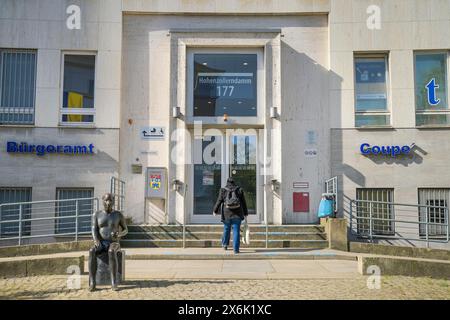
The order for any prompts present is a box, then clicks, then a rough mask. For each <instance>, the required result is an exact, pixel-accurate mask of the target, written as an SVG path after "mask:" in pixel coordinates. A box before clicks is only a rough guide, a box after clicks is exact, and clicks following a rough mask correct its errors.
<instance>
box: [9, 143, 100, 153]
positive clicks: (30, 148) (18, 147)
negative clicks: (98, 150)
mask: <svg viewBox="0 0 450 320" xmlns="http://www.w3.org/2000/svg"><path fill="white" fill-rule="evenodd" d="M6 151H7V152H8V153H31V154H36V155H38V156H43V155H45V154H47V153H50V154H51V153H60V154H69V155H81V154H93V153H94V145H93V144H92V143H91V144H89V145H53V144H28V143H26V142H20V143H18V142H14V141H8V142H7V143H6Z"/></svg>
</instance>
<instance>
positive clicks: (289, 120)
mask: <svg viewBox="0 0 450 320" xmlns="http://www.w3.org/2000/svg"><path fill="white" fill-rule="evenodd" d="M128 3H129V2H128ZM238 9H239V7H238ZM161 10H162V9H161ZM123 25H124V31H123V65H122V74H123V80H122V82H123V84H124V85H123V92H122V114H121V119H122V122H121V123H122V131H121V141H127V143H126V145H125V144H122V145H121V157H120V164H121V176H122V177H123V178H124V179H125V180H126V181H127V186H128V187H127V203H128V206H132V207H131V208H130V207H129V210H130V211H131V212H133V216H134V217H135V218H136V219H138V220H139V221H141V219H142V214H141V213H142V212H143V211H144V208H146V209H145V210H146V211H147V218H148V219H149V220H148V221H149V222H167V221H168V222H175V221H177V222H181V221H180V219H181V217H182V214H183V210H184V204H183V198H182V195H180V194H175V193H174V192H172V191H170V190H169V199H168V203H166V204H163V203H162V202H160V201H158V203H157V204H156V203H152V202H151V203H147V204H145V200H144V189H145V188H144V186H145V170H144V172H143V173H142V174H133V173H132V172H131V165H132V164H136V163H139V164H141V165H142V166H143V168H145V167H147V166H152V167H153V166H157V167H159V166H162V167H166V168H169V177H170V178H178V179H180V180H182V181H186V180H187V179H189V176H188V174H187V173H186V172H185V169H183V168H182V166H181V167H179V166H173V165H172V164H171V163H170V152H171V150H172V149H171V148H169V138H170V135H168V136H166V138H165V141H152V142H148V141H143V140H141V139H140V138H139V130H140V128H141V127H142V126H145V125H150V124H151V125H155V126H165V127H166V128H170V130H171V131H172V130H173V129H174V128H185V127H186V124H185V123H184V122H183V121H182V120H176V121H175V120H172V119H171V118H170V112H171V107H172V106H173V105H175V104H177V105H179V106H180V107H181V109H182V113H184V114H186V113H185V110H184V106H185V99H186V93H185V92H184V91H185V89H183V88H184V87H185V81H184V80H183V79H184V72H185V69H184V68H185V67H181V68H180V67H179V64H180V63H184V64H185V62H184V60H183V59H185V55H180V54H178V53H176V52H178V51H179V46H180V44H179V42H177V41H174V40H173V39H174V38H175V37H178V38H179V37H181V36H179V35H176V32H177V30H183V29H184V30H186V31H185V32H188V33H187V34H186V35H185V38H187V39H189V40H183V39H181V41H186V42H187V43H188V44H187V45H186V47H187V48H189V46H199V45H200V46H210V47H214V46H220V45H226V43H228V46H231V47H232V45H233V43H234V45H235V46H237V45H238V46H244V47H245V46H249V47H251V46H255V45H257V46H259V47H263V48H264V44H263V42H261V41H263V40H262V39H264V37H267V36H266V35H264V34H260V35H259V34H258V32H257V30H258V29H259V30H269V29H270V30H280V31H281V34H280V35H279V40H278V41H279V42H278V43H279V45H270V46H268V47H265V55H266V59H269V61H270V63H269V62H267V65H266V73H267V74H266V79H265V81H266V86H265V89H264V91H265V95H266V96H265V100H266V101H265V105H266V110H265V111H264V113H265V119H264V124H265V125H264V127H265V128H268V129H269V130H270V129H272V127H273V128H274V129H276V130H275V133H274V134H273V136H272V132H271V131H270V133H269V139H270V140H268V142H269V145H270V146H271V149H272V150H271V153H270V156H271V157H273V164H274V165H273V169H274V170H273V171H274V172H273V177H274V178H276V179H277V180H278V181H280V182H281V190H280V192H279V194H276V195H275V194H273V193H272V192H271V190H270V187H269V188H266V190H267V191H269V195H268V196H267V199H266V201H268V202H267V206H268V213H269V221H270V222H272V223H276V224H281V223H313V222H317V219H316V214H315V212H316V210H317V206H318V201H319V200H320V193H321V192H322V190H323V182H324V180H325V179H326V178H328V176H329V169H328V166H329V154H328V150H329V144H328V141H329V133H328V130H327V129H326V128H328V122H329V119H328V117H327V114H328V112H327V111H326V110H327V106H328V102H327V101H328V95H327V94H326V92H327V91H328V77H329V71H328V49H327V48H328V25H327V16H326V15H317V16H298V15H296V16H263V15H251V16H222V15H217V16H195V15H193V16H181V15H170V14H168V15H152V14H145V15H131V14H130V15H128V14H126V15H124V24H123ZM199 26H201V28H200V29H201V30H197V29H199ZM193 28H194V29H196V30H197V31H190V32H189V30H190V29H191V30H192V29H193ZM223 29H225V30H226V29H234V30H236V29H237V30H243V31H242V32H234V33H233V34H232V35H229V34H228V35H227V33H226V32H223V33H221V32H219V33H215V34H210V33H208V31H210V30H223ZM170 30H172V31H173V30H175V31H173V32H169V31H170ZM246 30H247V31H246ZM249 30H254V32H251V31H249ZM224 38H227V39H228V40H221V39H224ZM230 38H231V39H232V41H231V42H230ZM196 39H199V40H196ZM258 39H259V40H258ZM196 41H197V42H196ZM208 41H209V42H208ZM224 41H225V42H224ZM227 41H228V42H227ZM255 41H260V42H261V43H259V44H255V43H256V42H255ZM184 50H185V49H184ZM174 52H175V54H174ZM183 57H184V58H183ZM180 59H181V60H180ZM274 59H275V60H274ZM272 60H273V61H272ZM274 66H276V67H274ZM274 68H275V69H274ZM276 69H278V71H277V70H276ZM274 73H276V74H274ZM276 77H279V78H280V80H279V84H278V83H277V82H278V81H273V80H272V79H276ZM277 88H278V89H277ZM273 99H274V100H273ZM277 99H279V100H277ZM270 106H277V107H278V111H279V112H280V115H281V116H280V118H279V119H277V120H271V119H270V118H269V115H268V108H269V107H270ZM129 120H131V123H132V124H130V121H129ZM324 122H325V123H326V125H325V126H324V125H323V123H324ZM308 130H314V131H315V133H316V137H317V139H316V142H315V143H316V145H314V146H312V147H313V148H316V149H317V150H318V151H319V155H318V156H317V157H316V158H315V159H314V158H311V159H310V158H306V157H305V156H304V149H305V144H306V142H305V133H306V132H307V131H308ZM294 137H295V139H294ZM152 151H156V154H155V153H149V152H152ZM182 156H184V157H187V156H188V155H187V153H182ZM137 159H138V160H137ZM317 159H319V160H318V161H315V160H317ZM270 178H272V176H271V177H268V179H270ZM299 180H300V181H304V180H306V181H308V182H309V185H310V187H309V189H308V190H303V191H308V192H310V194H311V208H310V213H309V214H308V213H293V212H292V210H293V205H292V204H293V203H292V201H293V200H292V192H293V191H295V190H294V189H293V187H292V184H293V182H294V181H299ZM169 181H170V179H169ZM191 191H192V190H191ZM170 199H172V200H170ZM165 205H168V211H167V216H166V217H164V216H163V215H162V214H161V210H162V209H163V208H164V207H165ZM187 209H188V210H190V208H189V207H188V208H187ZM155 210H156V212H157V213H156V215H157V216H158V217H159V218H158V219H156V221H154V220H153V218H152V217H151V216H152V215H149V212H155ZM188 213H189V212H188Z"/></svg>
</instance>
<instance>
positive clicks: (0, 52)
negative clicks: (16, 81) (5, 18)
mask: <svg viewBox="0 0 450 320" xmlns="http://www.w3.org/2000/svg"><path fill="white" fill-rule="evenodd" d="M3 52H15V53H20V52H22V53H34V59H35V66H34V83H33V85H34V88H33V107H32V108H25V107H18V108H17V107H5V108H0V112H2V113H9V114H15V113H14V112H8V111H10V110H13V111H14V110H16V109H19V111H22V112H23V114H31V115H32V118H33V120H32V121H30V122H24V121H17V122H16V121H11V122H7V123H0V127H1V126H34V125H35V121H36V92H37V76H38V74H37V69H38V58H39V57H38V52H39V51H38V50H37V49H31V48H1V47H0V106H1V103H2V102H1V100H2V87H1V86H2V82H3V68H4V65H3ZM2 109H5V110H2ZM28 109H29V110H28ZM26 111H29V112H26ZM19 114H21V112H19Z"/></svg>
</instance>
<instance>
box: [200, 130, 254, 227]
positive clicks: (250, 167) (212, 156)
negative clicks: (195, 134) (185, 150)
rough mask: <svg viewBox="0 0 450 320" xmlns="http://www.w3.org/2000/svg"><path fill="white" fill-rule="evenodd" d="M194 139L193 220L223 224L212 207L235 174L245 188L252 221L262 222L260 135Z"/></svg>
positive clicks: (233, 135)
mask: <svg viewBox="0 0 450 320" xmlns="http://www.w3.org/2000/svg"><path fill="white" fill-rule="evenodd" d="M222 133H223V134H222V135H214V136H203V139H194V148H193V150H194V165H193V181H192V183H191V184H192V185H193V188H192V189H193V190H192V193H193V197H192V200H193V201H192V206H191V207H192V214H191V222H192V223H220V218H219V217H218V216H217V217H214V216H213V214H212V210H213V207H214V204H215V202H216V200H217V196H218V194H219V191H220V188H221V187H224V186H225V185H226V181H227V179H228V177H233V178H234V180H235V181H236V184H238V185H239V186H241V187H242V189H243V190H244V194H245V199H246V203H247V208H248V212H249V222H251V223H259V222H260V220H259V219H260V218H259V214H258V213H259V212H258V209H259V208H258V191H259V187H258V172H257V171H258V170H257V137H256V134H255V135H253V134H228V135H227V134H225V132H224V131H223V132H222Z"/></svg>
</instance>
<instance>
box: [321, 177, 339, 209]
mask: <svg viewBox="0 0 450 320" xmlns="http://www.w3.org/2000/svg"><path fill="white" fill-rule="evenodd" d="M337 195H338V178H337V177H333V178H331V179H328V180H326V181H325V193H324V194H322V196H330V197H332V198H333V211H334V216H336V214H337V212H338V208H339V206H338V197H337Z"/></svg>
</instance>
